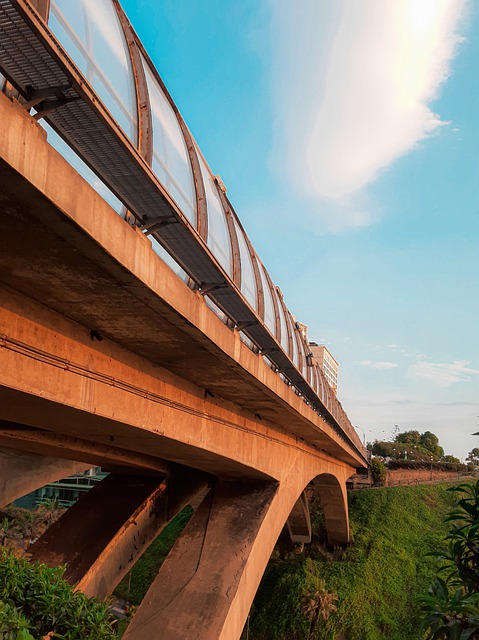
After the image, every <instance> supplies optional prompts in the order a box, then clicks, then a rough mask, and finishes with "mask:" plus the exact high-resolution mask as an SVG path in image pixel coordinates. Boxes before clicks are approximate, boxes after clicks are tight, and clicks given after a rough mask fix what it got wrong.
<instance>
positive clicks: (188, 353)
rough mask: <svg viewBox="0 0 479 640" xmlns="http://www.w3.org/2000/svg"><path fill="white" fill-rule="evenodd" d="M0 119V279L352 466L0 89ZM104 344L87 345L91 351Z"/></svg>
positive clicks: (314, 419)
mask: <svg viewBox="0 0 479 640" xmlns="http://www.w3.org/2000/svg"><path fill="white" fill-rule="evenodd" d="M0 121H1V122H2V127H1V129H0V206H1V208H2V234H1V236H0V281H2V282H4V283H5V284H7V285H9V286H10V287H12V289H14V290H16V291H20V292H22V293H24V294H25V295H27V296H28V297H30V298H33V299H35V300H37V301H39V302H41V303H42V304H46V305H48V306H49V307H50V308H51V309H54V310H55V311H57V312H58V313H59V314H61V315H62V316H64V317H68V318H70V319H73V320H75V321H76V322H78V323H80V325H82V326H83V329H84V334H83V335H84V336H85V337H86V336H88V338H89V337H90V331H91V330H92V329H94V330H97V331H99V332H100V335H101V336H103V337H104V338H108V339H109V340H114V341H115V342H116V343H117V344H119V345H122V346H123V347H124V348H126V349H128V350H130V351H133V352H135V353H137V354H139V355H141V356H144V357H145V358H147V359H148V360H149V361H150V362H154V363H157V364H159V365H161V366H163V367H165V368H167V369H168V370H169V371H172V372H174V373H175V374H177V375H178V376H180V377H181V378H183V379H186V380H189V381H191V382H193V383H194V384H195V385H197V386H198V387H199V388H200V389H201V390H202V393H206V392H208V393H212V394H214V395H215V396H220V397H222V398H225V399H227V400H230V401H233V402H234V403H235V404H237V405H238V406H240V407H242V408H243V409H245V410H247V411H249V412H250V413H251V414H252V415H260V416H261V417H262V418H263V419H264V420H269V421H272V423H273V424H274V425H275V428H277V429H283V430H286V431H288V432H290V433H291V432H292V433H293V434H294V435H295V436H297V437H300V438H303V439H304V440H306V441H307V442H308V443H310V444H311V445H314V446H316V447H318V448H319V449H324V450H326V451H328V452H329V453H331V454H332V455H334V456H336V457H338V458H339V459H342V460H343V461H345V462H348V463H349V464H352V465H356V466H361V465H362V464H364V459H363V458H362V453H361V452H362V450H363V447H362V445H361V443H360V441H359V439H358V438H357V435H356V434H355V432H354V430H351V431H352V432H351V433H349V437H350V438H352V441H353V445H348V443H347V442H346V441H344V440H343V439H342V438H341V437H340V436H339V435H338V434H337V433H335V431H334V429H333V428H332V427H331V426H330V425H329V424H328V423H327V422H326V421H325V420H323V419H322V418H320V417H319V416H318V415H317V414H316V413H315V412H314V411H312V409H311V408H310V407H309V406H308V405H307V404H306V403H305V402H303V400H302V399H301V398H300V397H298V396H297V395H296V394H295V393H294V391H293V390H292V389H291V388H290V387H289V386H287V385H286V384H284V382H283V381H282V380H281V378H280V376H279V375H278V374H277V373H275V372H273V371H272V370H271V369H270V368H269V367H268V366H267V365H266V364H265V362H264V361H263V359H262V357H261V356H259V355H258V354H255V353H253V352H252V351H251V350H250V349H248V347H246V345H244V344H243V343H242V342H241V340H240V335H239V333H238V332H237V331H232V330H231V329H229V328H228V327H226V326H225V325H224V324H223V323H222V322H221V320H220V319H219V318H217V317H216V316H215V314H214V313H213V312H212V311H211V310H209V309H208V307H207V305H206V303H205V300H204V299H203V297H202V296H201V295H200V294H199V293H198V292H194V291H192V290H191V289H189V288H188V287H187V286H186V284H185V283H183V282H182V281H181V280H180V279H179V278H178V277H177V276H176V275H175V274H174V273H173V272H172V271H171V270H170V269H169V267H167V266H166V264H165V263H164V262H163V261H162V260H161V259H160V258H159V257H158V256H157V255H156V254H155V253H154V252H153V250H152V248H151V245H150V243H149V241H148V240H147V239H146V238H145V237H144V236H143V235H142V234H141V233H139V232H137V231H135V229H134V228H132V227H130V226H129V225H128V224H126V223H125V221H124V220H122V219H121V218H120V216H118V215H117V214H116V213H115V212H114V211H113V210H112V209H111V208H110V207H109V206H108V205H107V204H106V202H105V201H104V200H103V199H102V198H101V197H100V196H99V195H98V194H97V193H96V192H95V191H94V190H93V189H92V188H91V187H90V186H89V185H88V184H87V183H86V182H85V181H84V180H83V179H82V178H81V177H80V176H79V175H78V174H77V173H76V172H75V170H74V169H73V168H72V167H71V166H70V165H68V163H67V162H66V161H65V160H64V159H63V158H62V157H61V156H60V155H59V154H58V153H57V152H56V151H55V150H54V149H52V148H51V147H50V146H49V145H48V143H47V142H46V140H45V132H44V130H43V129H41V127H39V125H38V124H37V123H36V122H35V121H34V120H33V119H32V118H31V117H30V116H29V115H28V114H27V113H26V112H25V110H24V109H23V108H22V107H21V106H20V105H18V104H15V103H14V102H11V101H9V100H8V99H7V98H6V97H5V96H3V95H0ZM19 141H21V144H19V143H18V142H19ZM46 247H47V248H48V249H47V250H45V248H46ZM20 248H21V250H19V249H20ZM67 335H68V333H67ZM52 339H53V340H54V338H52ZM27 342H28V341H27ZM105 342H106V340H104V342H102V343H96V347H97V350H98V351H103V349H102V346H103V345H104V344H105ZM47 344H49V343H47ZM47 351H48V350H47ZM73 353H74V352H73ZM0 417H1V416H0Z"/></svg>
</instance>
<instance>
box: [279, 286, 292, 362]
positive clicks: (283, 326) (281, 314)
mask: <svg viewBox="0 0 479 640" xmlns="http://www.w3.org/2000/svg"><path fill="white" fill-rule="evenodd" d="M276 297H277V299H278V310H279V321H280V324H281V346H282V347H283V349H284V351H285V352H286V353H287V354H288V356H289V355H290V353H289V343H288V330H287V328H286V318H285V317H284V311H283V303H282V302H281V300H280V297H279V294H278V293H276Z"/></svg>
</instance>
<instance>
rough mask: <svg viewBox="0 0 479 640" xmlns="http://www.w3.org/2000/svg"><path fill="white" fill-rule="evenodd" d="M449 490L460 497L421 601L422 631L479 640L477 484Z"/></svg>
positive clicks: (449, 639)
mask: <svg viewBox="0 0 479 640" xmlns="http://www.w3.org/2000/svg"><path fill="white" fill-rule="evenodd" d="M450 491H453V492H455V493H459V494H461V495H462V498H461V499H460V500H459V501H458V503H457V507H456V508H455V509H454V510H453V511H452V512H451V513H449V515H448V516H447V518H446V519H445V522H450V523H453V524H452V526H451V528H450V531H449V533H448V534H447V535H446V537H445V538H444V543H445V546H444V547H443V548H442V549H441V550H440V551H438V552H434V553H433V554H431V555H434V556H436V557H437V558H438V561H439V567H438V575H437V577H436V578H435V580H434V582H433V583H432V585H431V586H430V587H429V595H428V596H424V597H422V598H420V604H421V607H422V612H423V628H424V629H425V630H427V632H428V638H431V639H433V640H442V639H444V640H446V639H447V640H468V639H469V638H470V639H474V640H476V639H478V638H479V536H478V532H479V481H477V482H476V483H475V484H461V485H459V486H457V487H452V488H451V489H450Z"/></svg>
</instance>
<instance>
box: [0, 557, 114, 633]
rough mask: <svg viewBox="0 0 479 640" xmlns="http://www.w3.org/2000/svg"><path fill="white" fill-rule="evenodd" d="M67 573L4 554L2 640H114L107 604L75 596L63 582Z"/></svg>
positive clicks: (0, 600) (1, 571)
mask: <svg viewBox="0 0 479 640" xmlns="http://www.w3.org/2000/svg"><path fill="white" fill-rule="evenodd" d="M64 571H65V568H64V567H59V568H56V569H51V568H49V567H47V566H46V565H44V564H38V563H35V564H34V563H29V562H28V560H26V559H25V558H17V557H15V556H14V555H13V553H11V552H10V551H8V550H7V549H5V548H3V549H1V550H0V638H2V640H30V639H31V638H32V636H33V637H34V638H43V637H44V636H48V637H51V635H52V634H55V635H54V636H53V637H58V638H64V640H113V639H114V638H116V634H115V632H114V631H113V627H112V623H111V621H110V616H109V613H108V606H107V604H106V603H104V602H100V601H99V600H96V599H94V598H87V597H86V596H85V595H84V594H83V593H80V592H79V591H76V592H75V591H73V588H72V587H71V586H70V585H69V584H68V583H67V582H66V581H65V580H63V578H62V576H63V573H64ZM48 634H51V635H50V636H49V635H48Z"/></svg>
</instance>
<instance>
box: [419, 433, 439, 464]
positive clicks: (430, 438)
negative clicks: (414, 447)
mask: <svg viewBox="0 0 479 640" xmlns="http://www.w3.org/2000/svg"><path fill="white" fill-rule="evenodd" d="M420 445H421V446H422V447H423V448H424V449H426V450H427V451H430V452H431V453H432V455H433V456H437V457H438V458H442V456H443V455H444V449H443V448H442V447H440V446H439V438H438V437H437V436H436V435H434V433H431V431H425V432H424V433H422V434H421V437H420Z"/></svg>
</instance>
